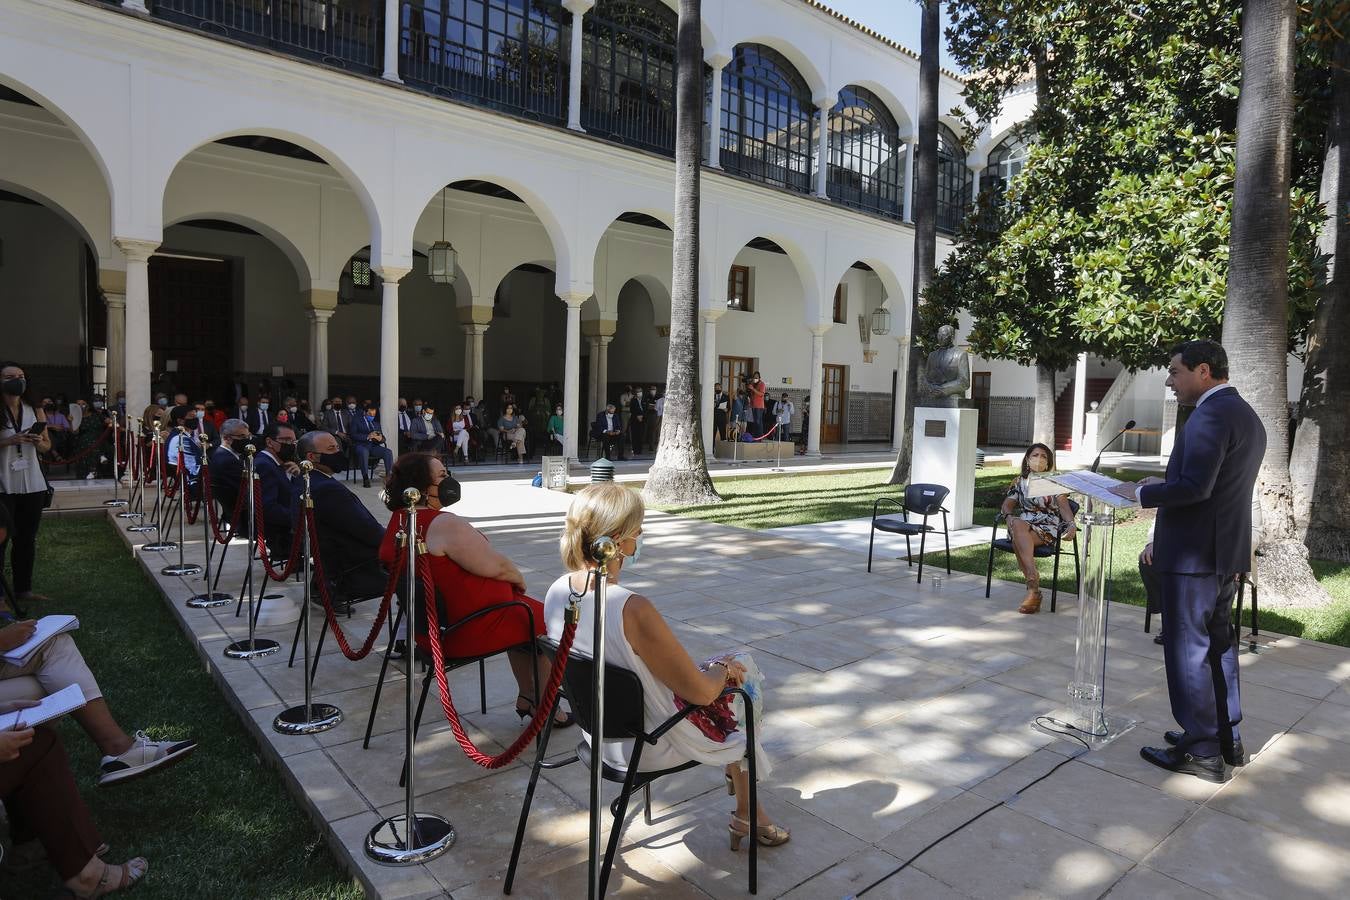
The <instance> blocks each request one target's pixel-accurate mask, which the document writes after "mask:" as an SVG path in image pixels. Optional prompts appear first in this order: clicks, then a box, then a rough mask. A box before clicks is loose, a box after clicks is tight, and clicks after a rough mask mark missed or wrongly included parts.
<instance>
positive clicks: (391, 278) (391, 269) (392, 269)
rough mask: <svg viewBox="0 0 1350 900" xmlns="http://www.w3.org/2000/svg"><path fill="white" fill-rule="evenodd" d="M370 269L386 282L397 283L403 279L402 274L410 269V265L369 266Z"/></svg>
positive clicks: (405, 273)
mask: <svg viewBox="0 0 1350 900" xmlns="http://www.w3.org/2000/svg"><path fill="white" fill-rule="evenodd" d="M370 270H371V271H372V272H374V273H375V274H376V275H378V276H380V280H381V281H383V282H384V283H386V284H391V283H392V284H397V283H399V282H400V281H402V280H403V276H405V275H407V274H408V273H409V272H411V271H412V267H411V266H390V265H382V266H371V267H370Z"/></svg>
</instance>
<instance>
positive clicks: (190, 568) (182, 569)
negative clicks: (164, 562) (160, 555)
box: [159, 563, 202, 575]
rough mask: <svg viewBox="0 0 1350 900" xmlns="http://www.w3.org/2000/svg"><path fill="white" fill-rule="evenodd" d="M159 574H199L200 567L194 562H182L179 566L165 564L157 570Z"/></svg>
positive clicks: (200, 572)
mask: <svg viewBox="0 0 1350 900" xmlns="http://www.w3.org/2000/svg"><path fill="white" fill-rule="evenodd" d="M159 574H161V575H200V574H202V567H201V566H199V565H197V564H196V563H184V564H183V565H181V566H165V567H164V568H162V569H160V570H159Z"/></svg>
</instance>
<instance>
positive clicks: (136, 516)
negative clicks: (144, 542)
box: [117, 512, 145, 519]
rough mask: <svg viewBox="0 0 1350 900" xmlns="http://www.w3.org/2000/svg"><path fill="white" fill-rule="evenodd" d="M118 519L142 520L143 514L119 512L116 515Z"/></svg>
mask: <svg viewBox="0 0 1350 900" xmlns="http://www.w3.org/2000/svg"><path fill="white" fill-rule="evenodd" d="M117 518H119V519H144V518H145V513H138V512H120V513H118V514H117Z"/></svg>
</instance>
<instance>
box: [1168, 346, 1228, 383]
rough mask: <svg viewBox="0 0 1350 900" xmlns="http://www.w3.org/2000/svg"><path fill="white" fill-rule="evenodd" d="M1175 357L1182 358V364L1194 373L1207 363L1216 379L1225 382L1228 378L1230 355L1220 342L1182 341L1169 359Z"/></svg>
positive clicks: (1170, 354)
mask: <svg viewBox="0 0 1350 900" xmlns="http://www.w3.org/2000/svg"><path fill="white" fill-rule="evenodd" d="M1173 356H1180V357H1181V364H1182V365H1184V366H1185V367H1186V368H1188V369H1190V370H1191V371H1192V372H1194V371H1195V367H1196V366H1198V365H1200V364H1201V363H1205V364H1206V365H1208V366H1209V374H1210V375H1211V376H1213V377H1214V378H1216V379H1219V380H1223V379H1225V378H1227V377H1228V353H1227V351H1225V350H1224V349H1223V345H1222V344H1220V343H1219V342H1218V341H1211V340H1208V339H1201V340H1197V341H1182V342H1181V343H1180V344H1177V345H1176V346H1175V347H1173V348H1172V349H1171V350H1169V351H1168V353H1167V358H1168V359H1171V358H1172V357H1173Z"/></svg>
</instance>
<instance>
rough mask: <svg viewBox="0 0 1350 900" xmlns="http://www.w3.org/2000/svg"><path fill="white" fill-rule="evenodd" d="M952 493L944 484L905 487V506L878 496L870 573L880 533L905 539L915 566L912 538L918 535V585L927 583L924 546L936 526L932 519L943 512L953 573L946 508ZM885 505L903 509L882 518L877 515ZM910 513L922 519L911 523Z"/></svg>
mask: <svg viewBox="0 0 1350 900" xmlns="http://www.w3.org/2000/svg"><path fill="white" fill-rule="evenodd" d="M948 493H949V492H948V490H947V489H946V488H945V487H943V486H942V485H940V484H911V485H909V486H908V487H906V488H905V500H904V502H903V503H902V502H900V501H899V500H896V499H895V498H894V497H878V498H877V500H876V502H875V503H873V504H872V528H871V531H870V532H869V533H868V538H867V571H869V572H870V571H872V546H873V544H875V543H876V539H877V532H878V531H887V532H890V533H891V534H903V535H904V536H905V560H906V561H907V562H908V563H909V565H911V566H912V565H914V557H913V553H912V549H911V546H910V538H912V537H914V536H915V535H918V537H919V578H918V583H919V584H923V554H924V545H925V542H926V541H927V539H928V533H929V532H930V531H933V530H934V529H933V526H932V525H929V524H928V517H929V516H935V515H938V514H939V513H941V514H942V539H943V541H944V542H945V543H946V545H947V574H948V575H950V574H952V541H951V535H950V534H948V531H947V507H945V506H943V505H942V503H943V501H944V500H946V499H947V494H948ZM883 503H890V504H893V505H895V506H897V507H899V509H900V515H898V516H897V515H888V516H878V515H877V513H878V511H879V510H880V508H881V504H883ZM910 513H913V514H914V515H916V516H921V517H922V520H921V521H919V522H911V521H910V520H909V514H910Z"/></svg>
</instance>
